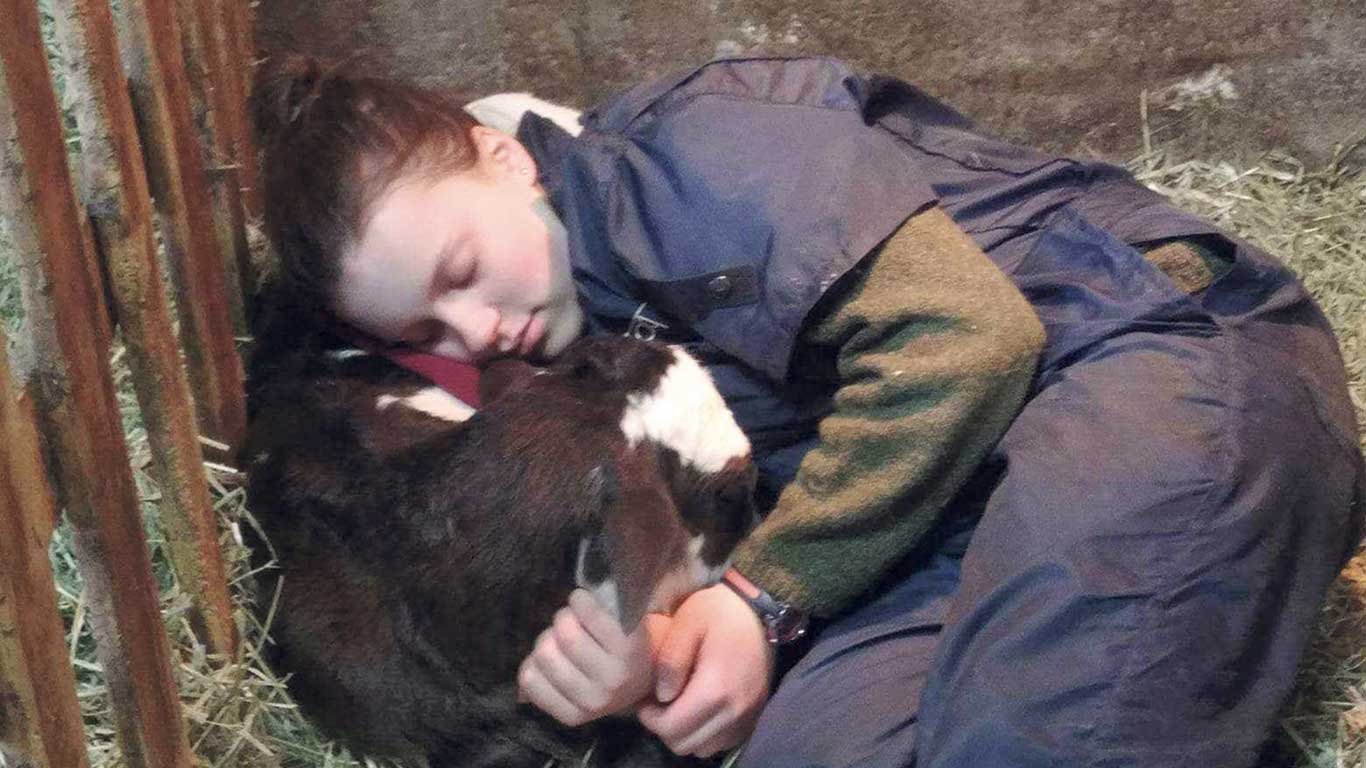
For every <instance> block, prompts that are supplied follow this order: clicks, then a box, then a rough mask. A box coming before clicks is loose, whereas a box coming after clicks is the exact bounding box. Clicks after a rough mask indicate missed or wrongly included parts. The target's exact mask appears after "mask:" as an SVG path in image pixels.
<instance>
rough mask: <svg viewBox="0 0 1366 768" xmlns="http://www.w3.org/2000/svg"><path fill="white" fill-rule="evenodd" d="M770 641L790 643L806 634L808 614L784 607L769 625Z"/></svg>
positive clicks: (771, 619)
mask: <svg viewBox="0 0 1366 768" xmlns="http://www.w3.org/2000/svg"><path fill="white" fill-rule="evenodd" d="M768 633H769V640H770V641H772V642H774V643H790V642H792V641H793V640H796V639H797V638H799V637H801V636H802V635H804V634H806V614H804V613H801V612H800V611H794V610H792V609H791V608H788V607H786V606H784V607H783V608H782V609H781V610H779V611H778V613H777V614H775V615H774V616H773V617H772V618H770V619H769V623H768Z"/></svg>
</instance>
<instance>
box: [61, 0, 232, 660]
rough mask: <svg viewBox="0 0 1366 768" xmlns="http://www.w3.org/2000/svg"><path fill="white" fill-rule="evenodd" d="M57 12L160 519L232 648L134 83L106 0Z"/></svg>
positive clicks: (70, 3)
mask: <svg viewBox="0 0 1366 768" xmlns="http://www.w3.org/2000/svg"><path fill="white" fill-rule="evenodd" d="M54 21H55V25H56V29H57V38H58V41H59V42H60V43H61V44H62V47H63V48H64V49H65V50H66V51H67V55H66V61H67V62H68V71H67V73H66V88H67V99H66V100H67V103H68V104H70V105H71V107H72V111H73V112H74V113H75V118H76V127H77V130H78V131H79V133H80V136H81V157H82V160H83V164H82V170H83V173H82V174H81V178H82V183H81V184H80V187H81V195H80V199H81V202H82V203H83V205H84V208H85V210H86V211H89V212H90V218H91V221H92V223H93V224H94V227H93V229H94V233H95V237H96V240H97V243H98V245H99V252H100V254H102V255H103V257H104V263H105V269H104V273H105V275H107V279H108V283H109V288H110V291H109V294H110V295H111V296H112V298H113V305H114V317H115V319H116V320H117V322H118V325H119V327H120V329H121V330H122V332H123V334H122V335H123V342H124V345H125V347H126V349H127V350H128V362H129V369H130V370H131V372H132V374H133V382H134V388H135V389H136V391H137V396H138V405H139V406H140V409H141V412H142V415H143V421H144V423H145V425H146V427H147V439H148V443H149V444H150V446H151V449H152V458H153V461H154V465H153V466H154V468H155V470H156V477H157V480H158V483H159V484H160V486H161V488H162V504H161V521H162V527H163V529H164V530H165V534H166V540H167V545H168V550H169V552H170V556H171V562H172V564H173V567H174V569H175V572H176V576H177V577H178V578H179V580H180V583H181V585H182V586H183V587H184V588H185V590H186V591H187V592H189V593H190V594H191V595H192V596H193V598H194V602H195V608H196V610H195V614H194V624H195V627H196V629H197V630H198V634H199V636H200V637H202V638H204V639H205V642H206V644H207V645H208V647H209V649H210V650H211V651H213V652H216V653H225V654H231V653H232V652H233V650H234V648H235V647H236V635H237V633H236V629H235V627H234V626H233V621H232V608H231V605H230V603H229V600H228V590H227V586H226V575H225V571H224V567H223V557H222V553H221V552H219V550H218V527H217V525H216V522H215V520H214V515H213V503H212V501H211V500H210V498H209V490H208V486H207V485H206V484H205V483H204V466H203V461H202V459H201V452H200V448H199V439H198V434H197V432H196V430H195V422H194V418H195V417H194V407H193V400H192V398H191V395H190V387H189V382H188V380H187V378H186V376H185V373H184V372H183V370H182V368H181V364H180V350H179V349H178V348H177V346H176V339H175V332H174V330H173V328H172V325H171V312H170V309H169V307H168V305H167V302H166V296H165V291H164V288H163V282H162V279H161V270H160V267H159V266H158V263H157V256H156V241H155V236H154V232H153V225H152V204H151V199H150V197H149V196H148V188H147V177H146V174H145V172H144V170H143V167H144V166H143V155H142V150H141V147H140V146H139V144H138V141H137V133H136V129H135V125H134V119H133V110H132V105H131V104H130V102H129V100H128V84H127V80H126V79H125V78H124V75H123V71H122V70H121V69H120V67H119V57H118V52H117V50H116V49H115V46H114V39H115V35H114V21H113V17H112V16H111V15H110V11H109V6H108V4H107V1H106V0H62V2H59V3H57V4H55V5H54ZM237 224H238V226H239V227H240V226H241V221H240V220H239V221H238V222H237ZM242 239H243V240H245V235H243V236H242Z"/></svg>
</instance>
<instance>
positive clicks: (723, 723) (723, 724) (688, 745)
mask: <svg viewBox="0 0 1366 768" xmlns="http://www.w3.org/2000/svg"><path fill="white" fill-rule="evenodd" d="M734 725H735V720H734V716H733V715H732V714H731V713H729V712H727V711H726V710H725V708H724V707H723V708H721V709H720V710H718V711H717V712H716V714H714V715H712V717H711V719H710V720H708V721H707V722H705V723H703V724H702V725H701V726H700V727H698V728H697V729H695V730H694V731H693V732H692V733H690V734H688V735H687V736H685V737H684V738H683V739H681V740H680V741H679V742H678V743H677V745H676V746H670V749H672V750H673V751H674V754H676V755H696V756H697V757H710V756H711V755H714V754H716V753H717V752H719V751H721V750H722V749H725V746H722V745H720V742H721V741H722V738H721V737H722V736H723V735H725V733H724V732H725V731H728V730H730V729H731V728H732V727H733V726H734ZM727 746H728V745H727Z"/></svg>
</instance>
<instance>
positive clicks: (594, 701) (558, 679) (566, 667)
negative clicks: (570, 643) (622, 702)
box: [530, 630, 607, 714]
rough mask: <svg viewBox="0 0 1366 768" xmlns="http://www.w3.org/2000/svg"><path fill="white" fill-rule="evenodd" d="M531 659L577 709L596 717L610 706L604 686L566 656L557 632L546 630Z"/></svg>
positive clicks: (540, 671) (562, 695) (543, 676)
mask: <svg viewBox="0 0 1366 768" xmlns="http://www.w3.org/2000/svg"><path fill="white" fill-rule="evenodd" d="M530 660H531V664H532V666H533V668H534V669H535V670H536V671H537V672H539V673H540V675H541V677H542V678H543V679H544V680H545V681H546V682H548V683H549V685H550V686H552V687H553V688H554V690H555V693H557V694H558V695H560V696H561V697H562V698H564V699H566V700H568V701H570V702H572V703H573V704H574V705H575V706H576V707H577V708H579V709H581V710H584V711H586V712H587V713H589V714H593V713H594V712H595V711H596V710H598V709H600V708H602V707H603V706H605V705H606V704H607V702H606V695H605V694H604V691H603V690H602V686H601V685H600V684H598V683H595V682H594V680H593V679H592V678H590V676H589V675H588V674H586V673H585V671H584V670H582V669H580V668H579V667H578V666H576V665H575V664H574V662H572V661H570V660H569V658H568V657H567V656H565V654H564V651H563V650H562V649H561V648H560V645H559V643H558V642H557V641H556V639H555V636H554V634H553V630H546V631H545V632H542V633H541V636H540V637H539V638H537V640H536V650H535V651H534V652H533V653H532V654H531V659H530Z"/></svg>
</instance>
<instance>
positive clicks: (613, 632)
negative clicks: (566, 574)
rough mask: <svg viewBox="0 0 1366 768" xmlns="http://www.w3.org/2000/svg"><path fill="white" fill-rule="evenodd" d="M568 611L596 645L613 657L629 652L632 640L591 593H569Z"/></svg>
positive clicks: (614, 617) (584, 591)
mask: <svg viewBox="0 0 1366 768" xmlns="http://www.w3.org/2000/svg"><path fill="white" fill-rule="evenodd" d="M569 610H571V611H573V612H574V616H575V617H577V618H578V620H579V623H580V624H582V625H583V628H584V629H586V630H587V631H588V634H589V635H591V636H592V637H593V639H594V640H596V641H597V642H598V645H600V646H602V647H603V648H605V649H607V651H608V652H609V653H612V654H614V655H622V654H625V653H627V652H629V651H630V647H631V643H632V638H631V636H629V635H627V634H625V633H624V632H622V631H621V623H620V622H618V621H617V617H616V616H613V615H612V614H611V612H609V611H608V610H607V609H606V608H604V607H603V606H602V604H601V603H599V602H598V599H597V598H596V597H593V593H591V592H589V591H588V590H586V589H576V590H574V591H573V592H571V593H569Z"/></svg>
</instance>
